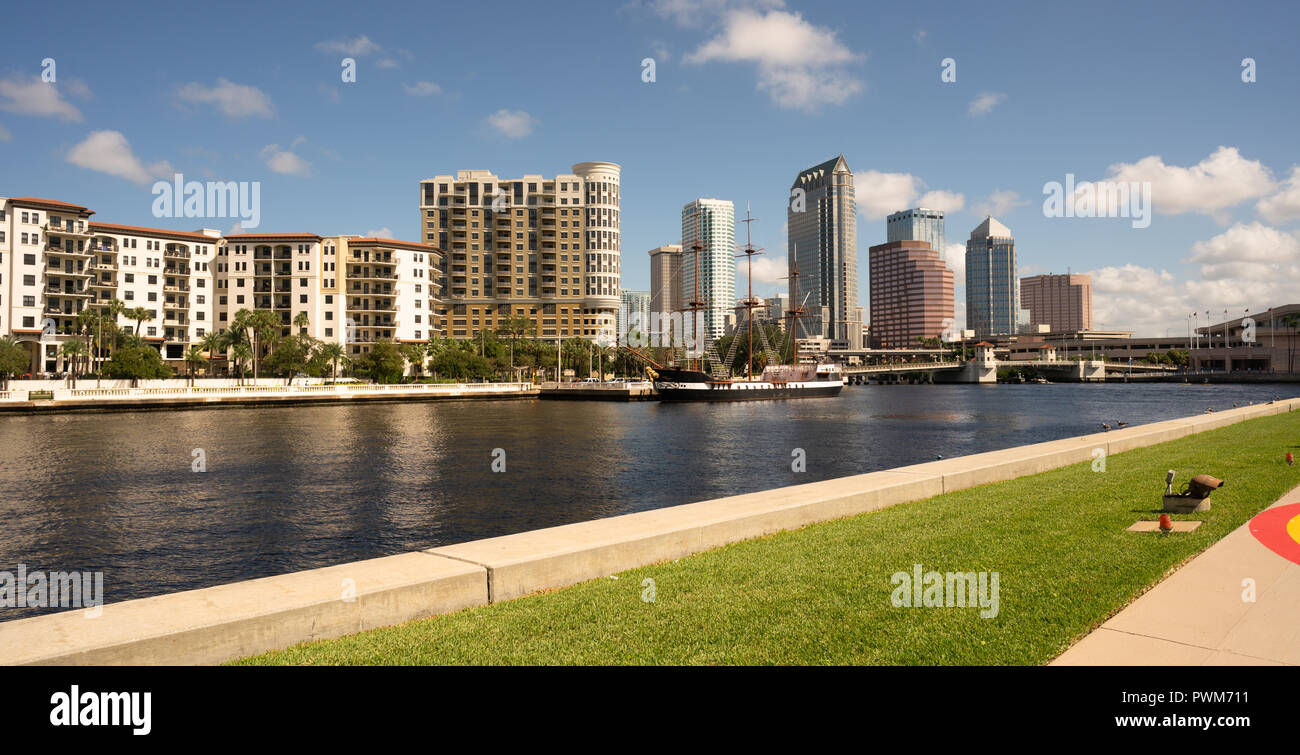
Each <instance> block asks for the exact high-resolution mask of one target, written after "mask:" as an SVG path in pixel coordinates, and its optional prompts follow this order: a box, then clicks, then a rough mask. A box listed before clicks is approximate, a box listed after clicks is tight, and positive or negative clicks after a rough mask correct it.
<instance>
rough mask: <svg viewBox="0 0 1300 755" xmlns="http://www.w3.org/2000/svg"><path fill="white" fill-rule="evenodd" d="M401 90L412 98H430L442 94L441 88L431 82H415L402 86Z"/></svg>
mask: <svg viewBox="0 0 1300 755" xmlns="http://www.w3.org/2000/svg"><path fill="white" fill-rule="evenodd" d="M402 89H405V90H406V93H407V94H409V95H411V96H412V97H431V96H433V95H435V94H442V87H440V86H438V85H437V84H435V83H433V82H432V81H417V82H415V83H414V84H402Z"/></svg>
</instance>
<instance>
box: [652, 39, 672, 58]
mask: <svg viewBox="0 0 1300 755" xmlns="http://www.w3.org/2000/svg"><path fill="white" fill-rule="evenodd" d="M650 51H651V52H653V53H654V57H655V61H656V62H659V63H667V62H668V61H670V60H672V59H673V56H672V53H671V52H669V50H668V45H666V44H664V43H663V41H661V40H658V39H656V40H655V41H653V42H651V43H650Z"/></svg>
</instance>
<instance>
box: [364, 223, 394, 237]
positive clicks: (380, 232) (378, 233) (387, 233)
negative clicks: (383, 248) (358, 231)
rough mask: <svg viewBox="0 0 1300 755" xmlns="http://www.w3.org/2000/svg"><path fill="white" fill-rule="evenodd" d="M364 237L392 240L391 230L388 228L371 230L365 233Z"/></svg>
mask: <svg viewBox="0 0 1300 755" xmlns="http://www.w3.org/2000/svg"><path fill="white" fill-rule="evenodd" d="M365 237H366V238H368V239H391V238H393V229H392V228H389V227H388V226H384V227H383V228H372V229H370V230H369V231H366V233H365Z"/></svg>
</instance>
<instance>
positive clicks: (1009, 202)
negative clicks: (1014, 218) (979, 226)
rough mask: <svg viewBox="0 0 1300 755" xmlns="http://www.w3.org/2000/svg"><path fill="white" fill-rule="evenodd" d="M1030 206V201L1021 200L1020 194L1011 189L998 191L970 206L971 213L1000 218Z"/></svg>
mask: <svg viewBox="0 0 1300 755" xmlns="http://www.w3.org/2000/svg"><path fill="white" fill-rule="evenodd" d="M1027 204H1029V200H1028V199H1021V198H1020V194H1019V193H1018V192H1014V191H1011V190H1010V189H1006V190H1003V189H998V190H996V191H994V192H993V193H992V194H990V195H988V196H987V197H985V198H983V199H981V200H980V201H978V202H976V203H974V204H972V205H971V206H970V211H971V212H972V213H973V214H975V215H978V216H980V217H984V216H985V215H992V216H993V217H995V218H996V217H999V216H1003V215H1006V214H1008V213H1010V212H1011V211H1012V210H1014V209H1015V208H1017V207H1023V206H1025V205H1027Z"/></svg>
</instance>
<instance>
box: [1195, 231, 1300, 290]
mask: <svg viewBox="0 0 1300 755" xmlns="http://www.w3.org/2000/svg"><path fill="white" fill-rule="evenodd" d="M1187 261H1188V262H1195V263H1198V264H1200V266H1201V278H1202V279H1203V280H1211V281H1224V280H1233V281H1238V282H1242V283H1245V282H1246V281H1250V282H1271V281H1274V280H1279V279H1281V280H1285V281H1288V282H1290V283H1292V285H1294V282H1295V281H1296V280H1297V279H1300V235H1297V234H1295V233H1287V232H1286V231H1279V230H1278V229H1276V228H1271V227H1269V226H1266V225H1264V224H1262V223H1259V222H1254V223H1250V224H1243V223H1238V224H1236V225H1234V226H1233V227H1231V228H1229V229H1228V230H1227V231H1224V232H1223V233H1221V234H1219V235H1218V236H1215V237H1214V238H1211V239H1209V240H1208V241H1198V242H1196V243H1195V244H1193V245H1192V255H1191V257H1189V258H1188V259H1187Z"/></svg>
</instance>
